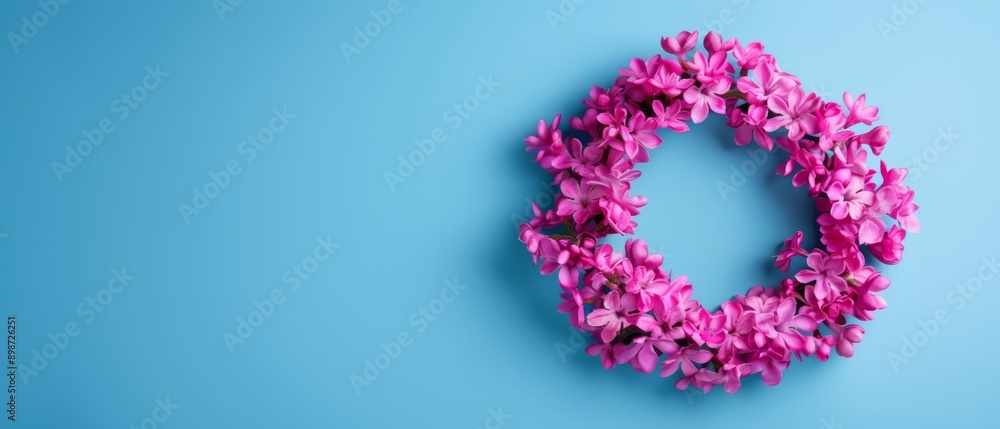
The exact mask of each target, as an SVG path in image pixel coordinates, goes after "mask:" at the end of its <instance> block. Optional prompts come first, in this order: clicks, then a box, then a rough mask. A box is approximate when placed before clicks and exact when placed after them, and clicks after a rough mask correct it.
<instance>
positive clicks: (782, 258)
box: [774, 231, 809, 271]
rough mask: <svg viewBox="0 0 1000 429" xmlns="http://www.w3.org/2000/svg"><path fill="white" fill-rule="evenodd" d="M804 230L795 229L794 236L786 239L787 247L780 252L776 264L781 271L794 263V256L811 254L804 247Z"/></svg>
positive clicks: (785, 245)
mask: <svg viewBox="0 0 1000 429" xmlns="http://www.w3.org/2000/svg"><path fill="white" fill-rule="evenodd" d="M802 237H803V235H802V231H795V235H793V236H792V238H789V239H787V240H785V243H784V247H785V249H784V250H782V251H781V252H779V253H778V256H777V260H775V262H774V266H775V267H777V268H778V269H779V270H781V271H788V268H789V266H791V264H792V258H794V257H796V256H809V253H808V252H806V251H805V250H803V249H802Z"/></svg>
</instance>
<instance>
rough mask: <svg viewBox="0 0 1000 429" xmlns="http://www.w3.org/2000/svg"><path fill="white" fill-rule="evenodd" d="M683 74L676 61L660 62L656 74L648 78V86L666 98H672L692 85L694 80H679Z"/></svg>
mask: <svg viewBox="0 0 1000 429" xmlns="http://www.w3.org/2000/svg"><path fill="white" fill-rule="evenodd" d="M683 73H684V69H682V68H681V66H680V64H678V63H677V61H674V60H662V61H660V66H659V67H658V68H657V69H656V73H655V74H654V75H653V76H651V77H650V78H649V84H650V85H652V86H653V87H654V88H656V89H658V90H659V91H660V93H661V94H663V95H665V96H667V98H674V97H677V96H678V95H680V94H681V93H682V92H684V90H685V89H688V88H689V87H690V86H691V85H693V84H694V79H681V75H682V74H683ZM657 101H659V100H657ZM671 104H673V103H671Z"/></svg>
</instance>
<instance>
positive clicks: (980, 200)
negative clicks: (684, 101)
mask: <svg viewBox="0 0 1000 429" xmlns="http://www.w3.org/2000/svg"><path fill="white" fill-rule="evenodd" d="M668 3H669V4H668ZM998 13H1000V7H997V5H996V3H993V2H987V1H985V0H980V1H976V0H970V1H963V2H951V3H949V2H943V1H937V0H896V1H892V0H882V1H845V2H836V3H826V2H764V1H758V0H713V1H705V2H685V3H684V4H677V3H676V2H654V1H637V2H629V3H628V5H622V4H621V3H618V2H614V3H612V2H599V1H584V0H575V1H571V0H543V1H507V2H424V1H409V0H402V1H396V0H392V1H389V0H364V1H352V2H320V1H307V2H260V1H237V0H216V1H186V2H148V1H147V2H128V1H105V2H96V3H95V2H78V1H67V0H60V1H56V0H42V1H37V2H36V1H22V2H9V1H8V2H3V4H2V5H0V30H3V32H4V33H5V34H6V37H5V39H6V41H7V42H8V43H7V46H3V47H2V48H0V64H2V70H3V73H2V76H3V83H2V85H0V118H2V119H0V120H2V121H3V122H2V123H3V125H4V126H3V129H4V130H5V135H6V138H5V139H4V142H3V146H2V148H0V182H2V184H3V185H2V187H0V201H3V210H0V267H2V268H0V315H2V317H4V318H5V319H7V324H8V330H9V331H16V334H15V337H16V339H15V340H14V343H15V344H14V345H15V346H16V348H15V352H16V362H15V364H16V367H17V369H16V370H15V372H16V374H17V376H16V378H15V382H16V386H15V388H16V391H15V392H14V394H13V396H14V397H15V398H14V400H13V402H14V407H15V410H16V417H15V418H16V422H11V421H10V420H7V419H5V420H4V421H3V422H2V423H0V428H2V427H11V428H17V427H21V428H63V427H74V428H108V427H122V428H125V427H143V428H153V427H159V428H171V427H173V428H207V427H233V428H236V427H253V428H256V427H260V428H292V427H302V428H306V427H308V428H312V427H326V428H329V427H344V428H355V427H373V428H385V427H446V428H466V427H467V428H474V427H497V426H498V425H499V426H502V427H504V428H511V429H513V428H539V427H611V426H612V425H616V426H622V425H624V426H628V427H636V428H645V427H650V428H652V427H659V428H663V427H696V426H703V427H761V428H763V427H768V428H786V427H787V428H793V427H794V428H804V427H808V428H815V427H818V428H828V429H832V428H869V427H870V428H877V427H928V426H931V425H948V426H949V427H951V426H954V427H968V426H975V427H980V426H982V425H986V424H987V422H988V421H989V420H988V418H989V417H990V416H991V415H992V414H993V413H992V410H991V409H990V408H989V407H991V406H993V405H994V404H995V398H996V392H995V391H994V390H993V389H994V388H995V386H997V385H998V383H1000V375H998V372H997V371H996V370H995V369H991V368H992V366H991V365H992V364H991V363H990V362H991V360H992V359H993V358H994V357H995V356H996V355H997V354H998V352H1000V347H998V346H997V340H998V334H997V331H996V330H995V329H994V325H995V324H994V323H993V322H991V320H992V319H991V318H992V317H993V316H994V315H995V314H993V313H990V310H989V309H990V308H993V307H992V304H990V302H995V301H996V299H997V295H996V291H995V287H996V286H995V285H996V281H995V280H992V279H993V278H994V277H995V276H996V274H997V270H998V269H1000V267H998V266H997V255H998V253H1000V247H998V244H997V240H996V238H997V237H998V233H1000V226H998V224H997V222H996V221H995V219H996V213H995V212H994V211H993V210H994V209H995V208H996V204H995V202H994V201H993V200H994V199H995V196H996V189H997V176H996V174H995V165H996V163H995V162H994V160H995V159H996V158H997V157H1000V148H998V146H997V145H996V144H992V143H989V141H990V140H989V139H987V138H986V137H988V135H987V134H989V135H993V134H994V132H993V131H990V130H992V127H993V125H994V121H993V120H991V119H990V118H992V117H994V115H993V113H991V112H993V108H991V107H989V106H991V105H992V104H993V103H996V101H995V100H997V99H998V96H1000V93H998V90H997V87H996V86H995V85H993V84H991V83H989V82H986V80H988V78H987V76H992V75H991V73H993V72H994V71H995V70H996V69H997V66H998V65H1000V64H998V60H997V49H996V47H995V45H994V44H993V43H994V42H993V41H994V40H995V28H996V26H995V25H994V24H995V23H994V21H995V19H996V16H997V14H998ZM683 29H689V30H694V29H697V30H699V31H701V32H702V33H704V32H705V31H707V30H709V29H713V30H715V31H719V32H721V33H722V34H723V35H725V36H727V37H738V38H739V39H740V40H743V41H751V40H760V41H762V42H763V43H764V45H765V46H766V47H767V50H768V51H769V52H771V53H773V54H774V55H775V56H777V57H778V60H779V62H780V64H781V66H782V68H783V69H785V70H788V71H790V72H792V73H794V74H796V75H798V76H799V77H800V78H801V79H802V81H803V83H804V86H805V87H806V88H807V89H810V90H812V91H814V92H817V93H819V94H820V95H822V96H824V97H826V98H830V99H838V98H839V94H840V93H841V92H843V91H850V92H852V93H855V94H857V93H861V92H866V93H867V94H868V100H869V103H871V104H874V105H877V106H879V107H880V108H881V109H882V110H881V112H880V116H881V117H882V123H884V124H886V125H888V126H890V127H891V128H892V132H893V135H892V140H891V144H890V145H889V146H888V149H887V150H886V152H885V153H884V154H883V159H885V160H886V161H887V162H889V163H890V164H892V165H897V166H907V167H909V168H910V170H911V173H910V174H911V180H910V184H911V186H912V187H913V188H914V189H915V190H916V192H917V203H918V204H920V206H921V210H920V212H919V215H920V219H921V222H922V224H923V227H924V231H923V232H922V233H920V234H915V235H912V236H910V237H908V240H907V246H908V248H907V251H906V255H905V258H904V261H903V263H902V264H901V265H898V266H892V267H886V272H887V273H888V274H887V275H889V276H890V277H891V278H892V280H893V287H891V288H890V289H889V290H887V291H886V292H885V293H884V296H885V298H886V299H887V300H888V302H889V304H890V307H889V308H888V309H886V310H885V311H882V312H880V313H879V314H878V316H877V317H876V320H874V321H872V322H871V323H868V324H866V325H865V327H866V330H867V334H866V335H865V338H864V341H863V342H862V343H861V344H860V345H858V346H857V349H856V355H855V357H854V358H851V359H843V358H839V357H834V358H832V359H831V360H830V361H829V362H826V363H819V362H816V361H815V360H807V361H806V362H804V363H798V362H796V363H793V365H792V367H791V368H790V369H789V370H788V371H787V372H786V373H785V379H784V381H783V382H782V383H781V384H780V385H779V386H777V387H773V388H768V387H766V386H764V385H763V383H762V382H761V381H760V380H759V377H756V376H755V377H753V379H752V380H748V382H747V383H745V385H744V388H743V389H742V390H741V391H740V392H738V393H737V394H734V395H730V394H726V393H725V392H723V391H721V390H719V391H716V392H712V393H711V394H709V395H702V394H700V393H697V392H679V391H676V390H674V389H673V387H672V381H670V380H666V381H665V380H662V379H660V378H658V377H656V376H651V375H641V374H636V373H634V372H633V371H632V370H631V369H630V368H627V367H624V368H618V369H616V370H614V371H605V370H603V369H602V368H601V367H600V363H599V362H598V361H597V360H596V359H595V358H592V357H590V356H587V355H586V354H585V353H584V352H583V345H582V343H581V342H580V341H579V338H577V337H574V336H573V335H572V331H571V330H570V329H569V325H568V321H567V320H566V317H565V315H563V314H560V313H557V312H556V310H555V306H556V304H557V303H558V297H557V294H558V287H557V285H556V281H555V279H554V278H547V277H544V276H541V275H539V274H538V273H537V267H534V266H532V265H531V263H530V262H531V261H530V256H529V255H528V254H527V252H526V251H525V250H524V249H523V247H522V245H521V244H520V243H519V242H518V241H517V239H516V233H517V230H516V222H517V221H518V220H519V219H523V217H524V216H525V213H526V211H527V210H528V208H529V206H528V201H530V200H540V201H541V202H543V203H544V202H545V201H546V200H548V201H551V196H550V192H551V188H550V187H548V186H547V185H546V182H545V180H546V177H545V175H544V173H542V171H541V170H540V169H539V168H538V167H537V165H535V164H533V163H531V162H529V160H530V158H531V157H530V155H528V154H525V153H524V152H523V142H522V140H523V138H524V137H526V136H527V135H529V134H530V133H532V132H533V130H534V126H535V123H536V122H537V121H538V120H539V119H540V118H545V119H550V118H551V117H552V116H554V115H555V114H557V113H566V114H576V113H578V112H579V111H580V109H581V107H580V106H581V105H580V104H579V101H580V100H581V99H583V98H584V97H586V95H587V91H588V89H589V88H590V86H592V85H595V84H600V85H607V84H608V83H610V82H611V81H612V80H613V79H614V77H615V75H616V71H617V70H618V69H619V68H621V67H623V66H625V65H626V64H627V62H628V60H629V59H630V58H631V57H633V56H642V57H648V56H650V55H653V54H655V53H657V52H658V51H659V50H660V47H659V38H660V37H661V36H663V35H673V34H676V33H677V32H678V31H680V30H683ZM979 73H983V76H979ZM964 79H969V80H970V81H969V82H966V81H965V80H964ZM980 80H982V82H980ZM748 159H752V154H751V153H749V152H747V150H746V149H745V148H739V147H736V146H735V145H733V144H731V130H729V129H728V128H727V127H725V125H724V124H723V122H722V121H721V120H720V119H719V118H715V119H713V120H710V121H708V122H707V123H705V124H702V126H699V127H697V128H696V130H694V131H693V132H691V133H689V134H686V135H683V136H674V135H671V136H667V140H666V142H665V144H664V146H663V147H662V148H660V149H659V150H657V151H655V152H654V153H653V160H652V162H650V163H649V164H647V165H645V166H643V170H644V175H643V177H642V178H641V179H640V180H639V181H638V182H637V183H636V189H637V191H638V193H640V194H642V195H646V196H647V197H649V199H650V203H649V205H648V207H646V209H645V210H644V211H643V213H642V214H641V215H640V216H639V217H638V218H637V221H638V222H639V224H640V226H639V228H638V233H639V234H640V235H641V236H643V237H644V238H645V239H647V241H649V242H650V243H651V246H652V247H653V248H654V249H656V250H658V251H661V252H663V253H665V254H666V255H667V259H666V260H667V265H668V266H669V267H671V268H672V269H674V270H675V272H679V273H685V274H687V275H688V276H689V278H690V279H691V281H692V282H693V283H694V285H695V288H696V290H695V296H696V298H698V299H700V300H702V301H703V302H706V303H718V302H721V301H722V300H724V299H727V298H728V297H730V296H732V295H733V294H735V293H742V292H744V291H745V290H746V289H747V288H748V287H749V286H751V285H754V284H773V282H774V281H775V280H776V279H777V278H779V277H778V273H776V272H775V270H774V269H772V268H769V263H770V261H771V259H770V255H772V254H774V249H775V246H776V245H777V244H778V243H780V241H781V240H782V239H784V238H786V237H788V236H790V235H791V234H792V233H793V232H794V231H795V230H799V229H801V230H805V231H807V232H810V233H812V234H813V235H815V234H814V231H813V228H814V226H813V221H812V218H813V216H814V214H813V212H812V210H811V207H810V201H809V200H808V198H807V197H806V196H805V194H804V193H803V192H802V190H801V189H795V188H792V187H791V186H790V185H789V184H788V183H787V180H785V179H780V178H777V177H775V176H774V175H773V174H771V173H770V172H771V171H773V167H774V166H775V165H777V163H778V162H780V160H779V159H777V157H769V158H768V159H763V160H761V161H760V162H761V163H762V164H763V165H761V166H760V167H759V168H757V169H756V170H754V172H752V173H751V174H749V175H748V176H749V177H747V178H746V183H745V184H742V185H736V186H735V192H732V193H726V194H722V193H720V192H719V190H718V184H719V183H729V184H736V183H737V182H740V179H739V178H734V173H733V171H734V170H733V168H734V167H735V168H738V167H739V166H741V165H743V164H744V163H745V162H746V161H747V160H748ZM991 219H993V220H991ZM709 305H711V304H709ZM6 366H9V365H5V367H6ZM5 372H10V370H9V369H8V370H5ZM5 383H6V381H5ZM7 396H11V395H7ZM8 401H9V399H5V402H8ZM5 409H7V410H9V409H10V405H8V406H5ZM8 416H9V414H4V417H8Z"/></svg>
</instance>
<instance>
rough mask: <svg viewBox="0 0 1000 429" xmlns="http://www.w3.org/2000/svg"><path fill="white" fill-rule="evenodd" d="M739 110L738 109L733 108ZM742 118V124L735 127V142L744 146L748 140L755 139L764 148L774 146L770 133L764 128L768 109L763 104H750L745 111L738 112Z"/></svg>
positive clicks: (768, 148)
mask: <svg viewBox="0 0 1000 429" xmlns="http://www.w3.org/2000/svg"><path fill="white" fill-rule="evenodd" d="M735 111H736V112H739V111H738V110H735ZM738 114H739V115H741V117H742V119H743V124H742V125H740V126H739V127H738V128H736V137H735V139H736V144H738V145H740V146H746V145H747V144H748V143H750V140H751V139H752V140H755V141H757V144H758V145H760V147H762V148H764V149H765V150H771V149H772V148H774V141H773V140H771V135H770V134H768V133H767V131H765V130H764V125H766V124H767V114H768V110H767V108H766V107H764V106H755V105H750V107H749V109H748V110H747V113H738Z"/></svg>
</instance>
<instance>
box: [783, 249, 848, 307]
mask: <svg viewBox="0 0 1000 429" xmlns="http://www.w3.org/2000/svg"><path fill="white" fill-rule="evenodd" d="M806 265H808V266H809V268H811V269H804V270H802V271H799V272H798V273H797V274H795V280H798V281H800V282H802V283H812V282H815V284H816V288H815V289H814V293H815V295H816V298H819V299H824V298H826V297H827V296H829V295H831V294H833V293H838V292H840V291H844V290H846V289H847V281H846V280H844V278H843V277H841V276H840V275H841V274H843V273H844V270H845V269H846V268H847V267H846V266H845V264H844V261H842V260H839V259H833V258H831V257H830V256H829V255H827V254H826V252H823V251H822V250H813V252H812V253H810V254H809V256H808V257H807V258H806Z"/></svg>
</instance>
